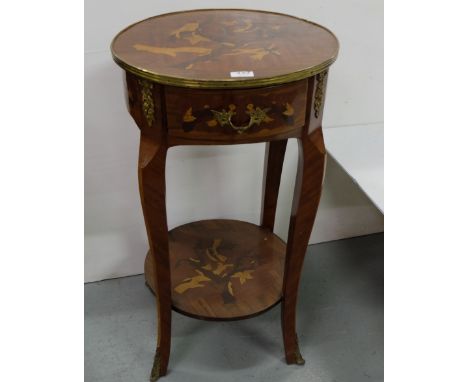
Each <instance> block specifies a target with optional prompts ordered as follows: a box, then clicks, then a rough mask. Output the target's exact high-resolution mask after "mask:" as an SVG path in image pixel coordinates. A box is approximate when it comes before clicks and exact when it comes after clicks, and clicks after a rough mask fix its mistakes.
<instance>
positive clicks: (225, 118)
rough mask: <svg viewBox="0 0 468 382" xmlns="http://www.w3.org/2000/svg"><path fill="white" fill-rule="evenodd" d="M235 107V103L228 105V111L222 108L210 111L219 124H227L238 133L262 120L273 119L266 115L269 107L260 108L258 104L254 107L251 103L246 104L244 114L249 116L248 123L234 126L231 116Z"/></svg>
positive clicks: (234, 113)
mask: <svg viewBox="0 0 468 382" xmlns="http://www.w3.org/2000/svg"><path fill="white" fill-rule="evenodd" d="M235 109H236V106H235V105H229V110H228V111H226V110H225V109H223V110H222V111H217V110H211V112H212V113H213V116H214V117H215V119H216V121H218V123H219V124H220V125H221V126H226V125H229V126H231V127H232V128H233V129H234V130H235V131H237V132H238V133H239V134H242V133H243V132H244V131H246V130H248V129H250V128H251V127H252V126H253V125H260V123H262V122H271V121H273V119H272V118H270V117H269V116H268V115H267V112H268V111H269V110H270V108H265V109H262V108H260V107H258V106H257V107H256V108H254V106H253V105H252V104H248V105H247V110H246V111H245V114H247V115H249V116H250V120H249V123H248V124H247V125H245V126H236V125H234V124H233V123H232V121H231V118H232V116H233V115H236V112H235V111H234V110H235Z"/></svg>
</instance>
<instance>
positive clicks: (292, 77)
mask: <svg viewBox="0 0 468 382" xmlns="http://www.w3.org/2000/svg"><path fill="white" fill-rule="evenodd" d="M112 58H113V60H114V61H115V63H116V64H117V65H119V66H120V67H121V68H122V69H124V70H125V71H127V72H130V73H132V74H135V75H136V76H139V77H142V78H145V79H147V80H150V81H154V82H157V83H159V84H162V85H171V86H178V87H184V88H192V89H226V88H229V89H240V88H253V87H263V86H273V85H281V84H285V83H289V82H294V81H299V80H302V79H304V78H308V77H312V76H315V75H316V74H318V73H320V72H322V71H324V70H325V69H327V68H328V67H330V66H331V65H332V64H333V63H334V62H335V60H336V56H335V57H332V58H331V59H329V60H327V61H324V62H323V63H321V64H319V65H316V66H314V67H311V68H306V69H303V70H299V71H296V72H292V73H287V74H281V75H278V76H274V77H263V78H253V79H243V80H193V79H188V78H181V77H171V76H167V75H163V74H158V73H154V72H150V71H147V70H145V69H141V68H138V67H136V66H132V65H129V64H127V63H126V62H124V61H122V60H121V59H120V58H119V57H118V56H117V55H115V54H114V52H113V51H112Z"/></svg>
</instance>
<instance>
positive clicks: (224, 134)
mask: <svg viewBox="0 0 468 382" xmlns="http://www.w3.org/2000/svg"><path fill="white" fill-rule="evenodd" d="M165 99H166V115H167V126H168V138H169V141H170V142H171V143H172V144H178V143H181V144H182V143H184V144H187V143H190V141H197V142H198V143H213V144H217V143H220V144H222V143H241V142H243V141H245V142H247V141H248V142H255V141H265V140H272V139H283V138H290V137H295V136H299V135H300V131H301V128H302V127H303V126H304V123H305V113H306V102H307V80H301V81H297V82H293V83H289V84H285V85H280V86H273V87H265V88H257V89H242V90H231V89H229V90H228V89H226V90H224V89H223V90H201V89H187V88H178V87H172V86H166V87H165Z"/></svg>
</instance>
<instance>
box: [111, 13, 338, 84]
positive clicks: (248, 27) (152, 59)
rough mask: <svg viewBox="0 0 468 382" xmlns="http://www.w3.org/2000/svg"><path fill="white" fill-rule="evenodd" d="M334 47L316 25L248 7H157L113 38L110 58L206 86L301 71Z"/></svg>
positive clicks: (151, 74)
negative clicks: (167, 10) (159, 10)
mask: <svg viewBox="0 0 468 382" xmlns="http://www.w3.org/2000/svg"><path fill="white" fill-rule="evenodd" d="M337 52H338V42H337V40H336V37H335V36H333V34H332V33H331V32H330V31H329V30H327V29H326V28H324V27H321V26H320V25H317V24H314V23H312V22H308V21H306V20H302V19H299V18H296V17H292V16H285V15H280V14H275V13H270V12H256V11H249V10H215V9H212V10H194V11H191V12H183V13H181V12H176V13H172V14H166V15H160V16H157V17H152V18H149V19H147V20H144V21H142V22H139V23H135V24H134V25H132V26H130V27H129V28H127V29H125V30H124V31H122V32H121V33H120V34H119V35H118V36H117V37H116V38H115V39H114V42H113V43H112V53H113V57H114V60H115V61H116V62H117V63H118V64H119V65H121V66H122V67H123V68H125V69H126V70H129V71H131V72H133V73H134V74H140V75H141V76H143V77H145V78H148V79H153V80H155V81H156V82H159V83H164V84H167V85H174V86H182V87H186V86H187V87H192V88H200V87H202V88H208V89H212V88H223V89H225V88H234V87H235V88H243V87H245V88H253V87H255V86H257V85H261V86H264V85H275V84H283V83H287V82H292V81H297V80H300V79H304V78H307V77H309V76H311V75H313V74H315V73H319V72H320V71H322V70H323V69H324V68H327V67H328V66H330V65H331V63H332V62H333V61H334V60H335V58H336V54H337ZM245 73H248V74H247V75H244V74H245Z"/></svg>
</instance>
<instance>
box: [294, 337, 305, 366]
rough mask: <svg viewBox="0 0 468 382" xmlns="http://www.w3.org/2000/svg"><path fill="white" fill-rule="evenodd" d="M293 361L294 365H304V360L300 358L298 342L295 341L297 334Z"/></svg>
mask: <svg viewBox="0 0 468 382" xmlns="http://www.w3.org/2000/svg"><path fill="white" fill-rule="evenodd" d="M294 361H295V363H296V365H304V364H305V361H304V358H302V355H301V351H300V350H299V341H298V340H297V334H296V350H295V352H294Z"/></svg>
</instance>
